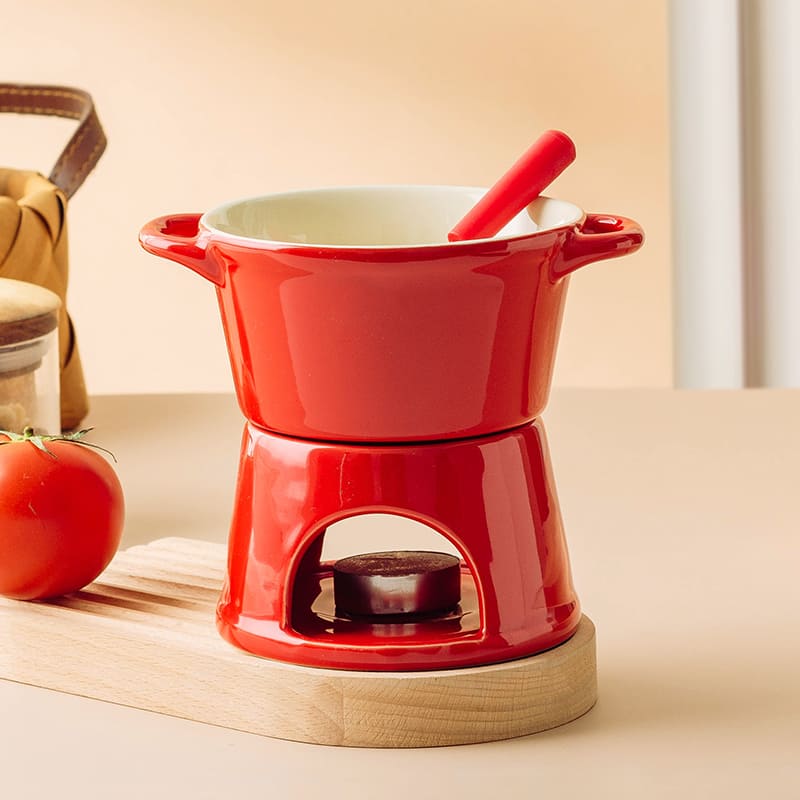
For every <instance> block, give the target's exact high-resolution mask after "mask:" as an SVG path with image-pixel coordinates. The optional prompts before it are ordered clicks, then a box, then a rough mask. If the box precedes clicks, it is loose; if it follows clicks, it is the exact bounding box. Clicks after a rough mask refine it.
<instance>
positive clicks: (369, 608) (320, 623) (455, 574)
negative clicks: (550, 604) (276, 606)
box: [291, 513, 480, 641]
mask: <svg viewBox="0 0 800 800" xmlns="http://www.w3.org/2000/svg"><path fill="white" fill-rule="evenodd" d="M466 556H467V554H465V553H462V552H460V551H459V549H458V548H457V547H456V545H455V544H454V543H453V542H452V541H450V540H449V539H448V538H447V537H446V536H444V535H443V534H442V533H440V532H439V531H437V530H435V529H433V528H431V527H430V526H428V525H425V524H423V523H421V522H418V521H416V520H412V519H408V518H406V517H403V516H401V515H398V514H387V513H364V514H358V515H355V516H351V517H347V518H345V519H342V520H339V521H338V522H336V523H334V524H333V525H330V526H329V527H328V528H327V529H325V530H324V531H322V532H320V534H319V535H318V536H317V538H316V539H315V540H314V541H313V542H312V543H311V545H310V546H309V548H308V549H307V550H306V553H305V555H304V556H303V558H302V559H301V562H300V564H299V566H298V569H297V571H296V573H295V577H294V581H293V586H292V598H291V623H292V627H293V628H294V629H295V630H296V631H297V632H298V633H301V634H303V635H306V636H313V637H319V636H323V637H327V636H330V635H335V634H337V633H338V634H345V636H347V637H348V638H349V635H353V634H354V635H356V636H360V635H364V636H377V637H382V638H383V637H388V638H400V639H404V638H406V637H408V638H409V640H411V639H413V640H416V641H425V640H435V639H436V638H437V637H441V638H443V639H447V638H450V637H452V636H463V635H464V634H468V633H470V632H476V631H478V630H479V629H480V614H479V603H478V596H477V591H476V585H475V580H474V577H473V575H472V573H471V572H470V569H469V567H468V566H467V558H466Z"/></svg>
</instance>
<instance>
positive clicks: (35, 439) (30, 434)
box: [0, 426, 117, 462]
mask: <svg viewBox="0 0 800 800" xmlns="http://www.w3.org/2000/svg"><path fill="white" fill-rule="evenodd" d="M93 430H94V428H84V429H83V430H80V431H74V432H73V433H63V434H57V435H53V436H50V435H47V434H42V433H35V432H34V430H33V428H31V427H30V426H28V427H27V428H25V429H24V430H23V431H22V433H14V431H3V430H0V435H2V436H5V437H7V438H6V440H5V441H4V442H0V446H2V445H4V444H11V443H12V442H30V443H31V444H32V445H33V446H34V447H36V448H38V449H39V450H41V451H42V452H43V453H46V454H47V455H48V456H50V457H51V458H55V459H56V460H58V457H57V456H56V454H55V453H54V452H53V451H52V450H50V449H49V448H48V447H47V443H48V442H72V443H73V444H80V445H83V446H84V447H91V448H92V449H93V450H100V451H101V452H103V453H106V455H109V456H111V458H112V459H114V462H116V460H117V458H116V456H115V455H114V454H113V453H112V452H111V451H110V450H106V448H105V447H100V445H98V444H93V443H92V442H87V441H85V440H84V437H85V436H86V435H87V434H89V433H91V432H92V431H93Z"/></svg>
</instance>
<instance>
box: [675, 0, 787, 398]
mask: <svg viewBox="0 0 800 800" xmlns="http://www.w3.org/2000/svg"><path fill="white" fill-rule="evenodd" d="M787 2H792V0H787ZM669 10H670V13H669V18H670V19H669V21H670V79H671V80H670V86H671V88H670V93H671V96H670V103H671V135H672V226H673V237H672V242H673V274H674V281H673V308H674V346H675V359H674V361H675V383H676V385H677V386H680V387H687V388H688V387H697V388H701V387H715V388H727V387H740V386H742V385H743V384H744V362H745V359H744V312H743V296H742V295H743V279H744V278H743V275H744V270H743V240H742V230H741V226H742V137H741V120H742V110H741V82H740V74H741V71H740V25H739V3H738V0H671V2H670V4H669Z"/></svg>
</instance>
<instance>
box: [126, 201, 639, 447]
mask: <svg viewBox="0 0 800 800" xmlns="http://www.w3.org/2000/svg"><path fill="white" fill-rule="evenodd" d="M199 218H200V215H177V216H172V217H163V218H161V219H158V220H154V221H153V222H151V223H149V224H148V225H146V226H145V227H144V228H143V230H142V232H141V235H140V239H141V242H142V244H143V246H144V247H145V248H146V249H147V250H149V251H150V252H152V253H156V254H158V255H161V256H164V257H165V258H169V259H172V260H174V261H178V262H180V263H182V264H185V265H186V266H188V267H190V268H191V269H193V270H195V271H196V272H198V273H200V274H201V275H203V276H204V277H206V278H207V279H208V280H210V281H212V282H214V284H215V285H216V287H217V295H218V299H219V306H220V310H221V313H222V318H223V324H224V329H225V335H226V339H227V344H228V351H229V354H230V361H231V367H232V370H233V376H234V383H235V386H236V391H237V396H238V399H239V404H240V406H241V408H242V411H243V413H244V414H245V416H246V417H247V418H248V419H249V420H250V421H251V422H253V423H254V424H255V425H258V426H259V427H261V428H265V429H267V430H272V431H276V432H279V433H285V434H288V435H290V436H299V437H304V438H309V439H316V440H327V441H358V442H368V441H370V442H390V441H397V442H400V441H432V440H441V439H451V438H462V437H471V436H481V435H486V434H490V433H494V432H496V431H501V430H507V429H510V428H514V427H517V426H519V425H523V424H525V423H528V422H530V421H531V420H533V419H534V418H536V417H537V416H538V415H539V414H540V413H541V411H542V410H543V409H544V407H545V404H546V401H547V396H548V393H549V387H550V379H551V375H552V371H553V363H554V359H555V351H556V343H557V340H558V334H559V328H560V324H561V315H562V309H563V304H564V295H565V291H566V288H567V276H568V274H569V273H570V272H572V271H574V270H575V269H577V268H578V267H580V266H583V265H584V264H587V263H589V262H591V261H597V260H599V259H604V258H612V257H615V256H621V255H625V254H626V253H630V252H632V251H634V250H636V249H637V248H638V247H639V246H640V245H641V243H642V238H643V236H642V231H641V229H640V228H639V226H638V225H637V224H636V223H634V222H632V221H630V220H626V219H624V218H622V217H609V216H598V215H589V216H588V217H587V218H586V220H585V221H584V222H583V224H582V225H581V226H566V227H562V228H556V229H551V230H545V231H542V232H538V233H534V234H529V235H526V236H520V237H517V238H513V239H493V240H479V241H475V242H460V243H456V244H441V245H432V246H429V247H427V246H426V247H411V248H409V247H401V246H398V247H384V248H370V247H357V248H348V247H338V248H335V249H332V248H326V247H322V246H319V247H318V246H311V245H309V246H304V247H295V246H291V245H287V244H281V243H275V242H268V241H259V240H248V239H236V238H235V237H231V236H228V235H226V234H224V233H222V232H220V231H216V230H206V229H202V230H198V224H199Z"/></svg>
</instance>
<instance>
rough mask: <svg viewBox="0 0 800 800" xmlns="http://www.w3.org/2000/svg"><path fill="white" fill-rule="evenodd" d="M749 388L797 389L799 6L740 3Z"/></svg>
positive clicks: (784, 1)
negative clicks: (776, 387) (745, 168)
mask: <svg viewBox="0 0 800 800" xmlns="http://www.w3.org/2000/svg"><path fill="white" fill-rule="evenodd" d="M743 20H744V30H743V33H744V36H743V42H744V53H745V58H744V64H745V69H746V81H745V85H746V93H745V102H746V112H747V113H746V117H745V120H746V122H745V133H746V136H745V140H746V147H747V149H746V155H747V164H748V168H747V197H746V204H745V212H746V213H745V222H746V228H745V230H746V234H747V252H748V264H747V273H748V274H747V285H748V298H747V327H748V348H747V351H748V352H747V382H748V385H751V386H800V52H799V49H800V2H798V0H746V2H745V5H744V17H743Z"/></svg>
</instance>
